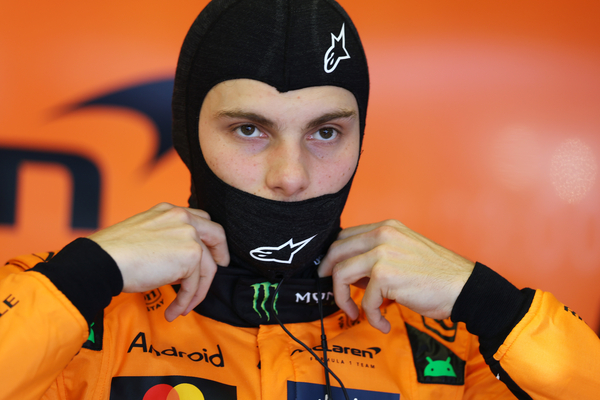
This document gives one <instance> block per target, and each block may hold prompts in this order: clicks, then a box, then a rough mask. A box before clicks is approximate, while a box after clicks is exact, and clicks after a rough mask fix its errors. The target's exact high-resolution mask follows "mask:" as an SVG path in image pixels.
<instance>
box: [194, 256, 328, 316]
mask: <svg viewBox="0 0 600 400" xmlns="http://www.w3.org/2000/svg"><path fill="white" fill-rule="evenodd" d="M317 279H319V280H320V285H321V299H322V301H323V314H324V316H328V315H331V314H333V313H334V312H336V311H338V310H339V308H338V307H337V305H336V304H335V300H334V297H333V281H332V279H331V277H325V278H288V279H286V280H285V282H284V283H283V285H282V287H281V289H280V291H279V293H278V295H277V296H276V297H275V299H273V295H274V293H275V289H276V288H277V286H278V285H279V283H278V282H270V281H268V280H266V279H265V278H264V277H261V276H257V275H253V274H252V273H249V272H248V271H247V270H245V269H243V268H239V267H235V266H229V267H227V268H224V267H219V268H218V270H217V273H216V275H215V277H214V279H213V282H212V285H211V287H210V289H209V291H208V293H207V295H206V298H205V299H204V301H202V303H200V305H198V306H197V307H196V308H195V309H194V311H195V312H197V313H198V314H201V315H203V316H205V317H208V318H211V319H215V320H217V321H220V322H224V323H226V324H229V325H233V326H239V327H258V326H259V325H272V324H277V321H276V319H275V318H274V316H273V314H274V313H276V314H277V316H278V317H279V319H280V320H281V322H283V323H296V322H311V321H316V320H318V319H319V307H318V298H319V295H318V289H317ZM273 300H275V301H274V302H273Z"/></svg>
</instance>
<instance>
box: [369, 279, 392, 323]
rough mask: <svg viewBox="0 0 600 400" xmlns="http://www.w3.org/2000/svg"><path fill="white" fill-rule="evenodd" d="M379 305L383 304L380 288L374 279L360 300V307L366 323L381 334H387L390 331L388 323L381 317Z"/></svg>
mask: <svg viewBox="0 0 600 400" xmlns="http://www.w3.org/2000/svg"><path fill="white" fill-rule="evenodd" d="M381 304H383V295H382V293H381V288H380V287H379V285H378V284H377V282H376V281H375V280H374V279H371V281H370V282H369V284H368V285H367V288H366V290H365V294H364V296H363V299H362V307H363V311H364V312H365V316H366V317H367V321H369V324H371V326H372V327H374V328H376V329H379V330H380V331H381V332H383V333H388V332H389V331H390V329H391V325H390V322H389V321H388V320H387V319H385V317H384V316H383V315H381V309H380V308H379V307H381Z"/></svg>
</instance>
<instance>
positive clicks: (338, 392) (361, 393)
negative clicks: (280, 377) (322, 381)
mask: <svg viewBox="0 0 600 400" xmlns="http://www.w3.org/2000/svg"><path fill="white" fill-rule="evenodd" d="M346 391H347V392H348V396H350V398H351V399H352V400H399V399H400V395H399V394H397V393H385V392H372V391H370V390H358V389H348V388H347V389H346ZM287 393H288V395H287V400H324V399H325V385H318V384H316V383H306V382H292V381H288V383H287ZM331 397H332V398H333V399H343V398H344V392H343V391H342V389H341V388H339V387H335V386H332V387H331Z"/></svg>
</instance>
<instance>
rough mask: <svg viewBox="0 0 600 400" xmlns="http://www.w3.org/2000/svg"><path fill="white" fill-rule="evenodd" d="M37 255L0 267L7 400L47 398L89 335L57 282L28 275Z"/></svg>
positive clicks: (0, 348) (0, 353)
mask: <svg viewBox="0 0 600 400" xmlns="http://www.w3.org/2000/svg"><path fill="white" fill-rule="evenodd" d="M35 257H36V256H28V257H24V258H21V259H16V260H11V261H9V263H7V264H6V265H4V266H3V267H1V268H0V338H2V340H0V365H2V367H3V368H2V369H3V373H2V375H3V376H2V382H3V384H2V393H3V398H7V399H39V398H40V397H42V395H43V394H44V392H45V391H46V390H47V389H48V387H50V386H51V385H52V383H53V382H54V380H55V379H56V378H57V376H58V375H59V374H60V372H61V371H62V370H63V369H64V368H65V367H66V365H67V364H68V363H69V362H70V361H71V359H72V358H73V357H74V356H75V355H76V354H77V352H78V351H79V350H80V348H81V345H82V344H83V343H84V342H85V341H86V339H87V337H88V326H87V323H86V321H85V319H84V318H83V316H82V315H81V314H80V313H79V311H78V310H77V309H76V308H75V307H74V306H73V305H72V304H71V302H70V301H69V300H68V299H67V298H66V297H65V296H64V295H63V294H62V293H61V292H60V291H59V290H58V289H57V288H56V287H55V286H54V285H53V284H52V282H50V280H49V279H48V278H46V277H45V276H44V275H42V274H40V273H37V272H34V271H30V272H25V270H26V269H28V268H29V267H32V266H33V265H35V264H33V261H34V260H35ZM37 261H40V260H39V258H38V259H37Z"/></svg>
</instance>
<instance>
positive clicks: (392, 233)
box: [374, 225, 398, 242]
mask: <svg viewBox="0 0 600 400" xmlns="http://www.w3.org/2000/svg"><path fill="white" fill-rule="evenodd" d="M374 234H375V237H376V238H377V240H379V241H383V242H385V241H389V240H392V239H394V238H395V237H396V236H397V235H398V229H397V228H396V227H394V226H391V225H381V226H379V227H377V228H376V229H375V231H374Z"/></svg>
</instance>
